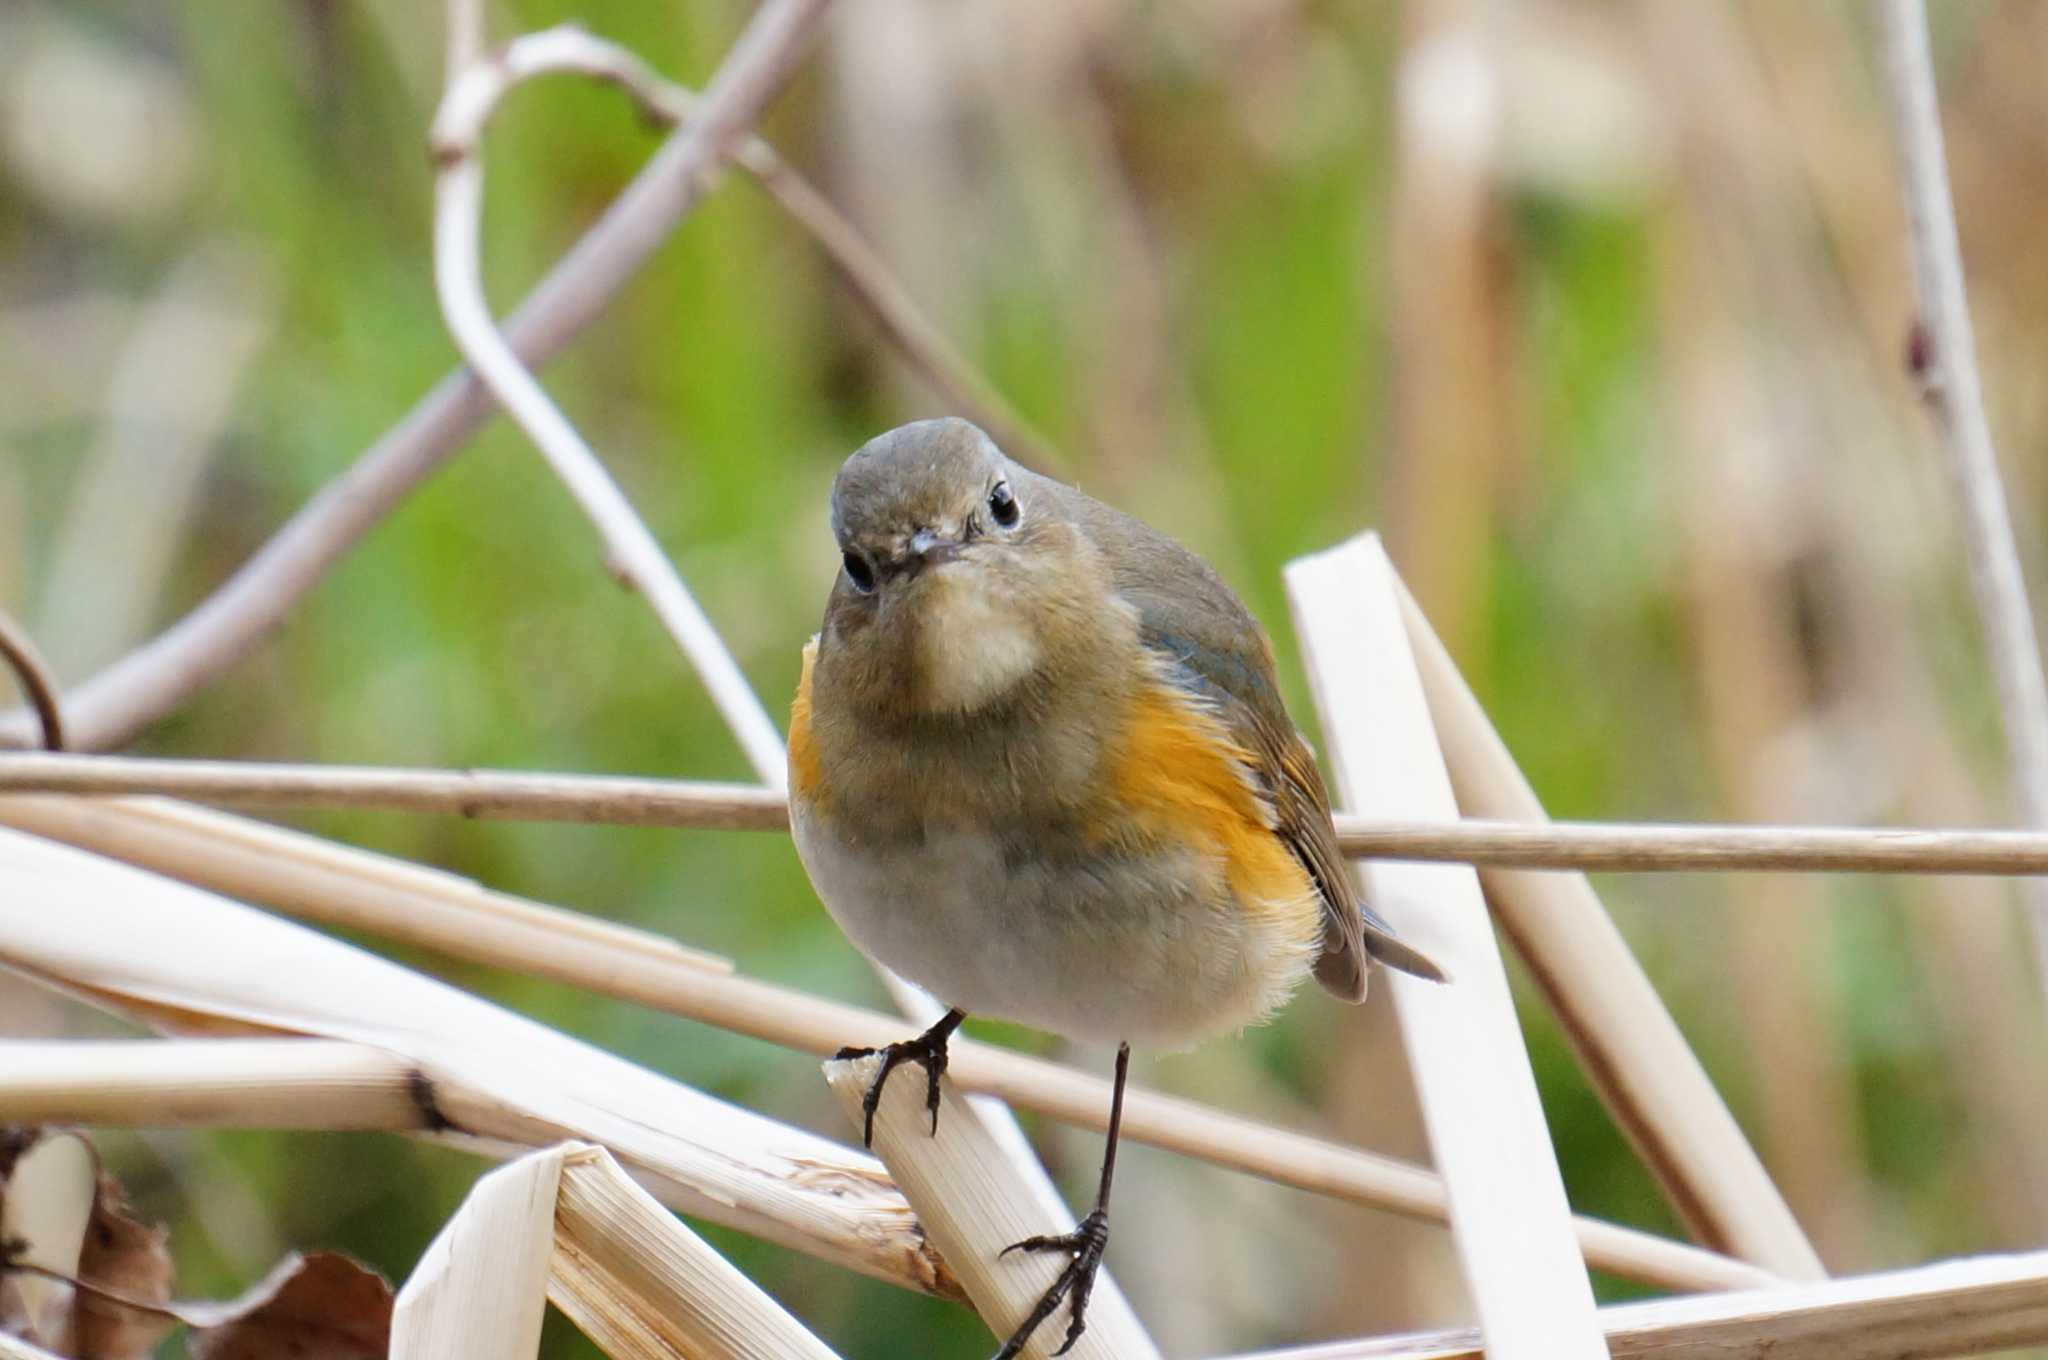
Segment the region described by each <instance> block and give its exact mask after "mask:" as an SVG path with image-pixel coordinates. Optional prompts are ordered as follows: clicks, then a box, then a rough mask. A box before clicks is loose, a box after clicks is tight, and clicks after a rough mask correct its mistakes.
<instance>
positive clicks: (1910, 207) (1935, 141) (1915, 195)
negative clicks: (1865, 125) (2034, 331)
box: [1884, 0, 2048, 978]
mask: <svg viewBox="0 0 2048 1360" xmlns="http://www.w3.org/2000/svg"><path fill="white" fill-rule="evenodd" d="M1884 34H1885V53H1886V58H1887V63H1886V64H1887V66H1888V68H1889V74H1890V79H1891V86H1892V102H1893V109H1894V112H1895V114H1896V116H1897V121H1898V129H1899V153H1900V163H1901V166H1902V168H1903V171H1904V176H1905V193H1906V209H1907V215H1908V218H1909V219H1910V221H1911V223H1912V233H1913V265H1914V273H1915V275H1916V276H1917V277H1918V279H1919V285H1920V311H1921V322H1920V325H1919V326H1918V327H1917V328H1916V329H1915V331H1914V335H1913V341H1914V343H1913V345H1912V351H1913V353H1912V356H1911V358H1912V360H1913V367H1914V369H1915V376H1916V377H1917V378H1919V379H1920V383H1921V390H1922V394H1923V395H1924V396H1925V398H1926V402H1927V407H1928V410H1929V411H1930V412H1931V413H1932V414H1933V416H1934V423H1935V426H1936V427H1937V428H1938V429H1939V430H1940V432H1941V443H1942V447H1943V448H1944V449H1945V450H1946V451H1947V453H1948V460H1947V461H1948V467H1949V471H1950V473H1951V476H1952V479H1953V481H1954V483H1955V486H1956V490H1957V494H1958V496H1959V498H1960V500H1961V502H1962V509H1963V541H1964V543H1965V545H1966V546H1967V548H1968V550H1969V558H1970V583H1971V585H1972V586H1973V587H1974V589H1975V594H1976V597H1977V613H1978V615H1979V617H1980V618H1981V619H1982V621H1983V626H1984V641H1985V645H1986V647H1987V648H1988V649H1989V651H1990V653H1991V670H1992V674H1993V676H1994V678H1995V680H1996V683H1997V687H1998V710H1999V714H2000V716H2001V717H2002V718H2003V719H2004V727H2005V745H2006V756H2007V759H2008V760H2009V761H2010V763H2011V766H2012V780H2013V787H2014V790H2015V792H2016V793H2017V795H2018V797H2017V802H2018V804H2019V813H2020V818H2021V820H2022V821H2024V822H2025V823H2026V824H2027V825H2029V826H2036V827H2040V826H2048V679H2044V678H2043V675H2042V671H2041V644H2040V640H2039V638H2038V637H2037V636H2036V635H2035V630H2034V613H2033V608H2032V606H2031V605H2030V604H2029V603H2028V601H2027V582H2026V576H2025V574H2024V573H2023V572H2022V571H2021V569H2020V555H2019V547H2018V545H2017V543H2016V542H2015V541H2014V539H2013V531H2012V519H2011V517H2010V515H2009V514H2008V513H2007V511H2006V501H2005V486H2004V483H2003V482H2002V481H2001V479H2000V477H1999V472H1998V451H1997V449H1996V448H1995V447H1994V446H1993V444H1992V440H1991V421H1990V418H1989V417H1988V416H1987V415H1986V414H1985V410H1984V381H1983V378H1982V377H1981V376H1980V375H1979V373H1978V369H1977V346H1976V342H1975V340H1974V339H1973V338H1972V336H1971V333H1970V305H1969V300H1968V296H1967V293H1966V291H1965V289H1964V285H1963V254H1962V247H1961V245H1960V244H1959V243H1958V241H1957V239H1956V210H1955V202H1954V200H1953V199H1952V198H1951V197H1950V194H1949V185H1948V162H1947V158H1946V156H1945V155H1944V154H1943V151H1942V144H1941V101H1940V96H1939V93H1938V91H1937V90H1936V88H1935V83H1934V60H1933V58H1932V56H1931V55H1930V54H1929V52H1928V48H1927V13H1926V10H1925V8H1924V7H1923V5H1922V4H1921V0H1889V3H1887V4H1886V5H1885V7H1884ZM2029 886H2030V889H2031V891H2030V893H2029V897H2030V899H2031V903H2032V907H2033V911H2032V913H2031V916H2032V919H2033V927H2034V951H2035V955H2036V959H2035V962H2036V966H2037V968H2038V969H2039V970H2040V973H2041V976H2042V977H2043V978H2048V884H2033V885H2029Z"/></svg>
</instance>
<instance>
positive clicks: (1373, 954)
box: [789, 419, 1444, 1360]
mask: <svg viewBox="0 0 2048 1360" xmlns="http://www.w3.org/2000/svg"><path fill="white" fill-rule="evenodd" d="M832 532H833V534H834V536H835V537H836V538H837V540H838V545H839V551H840V572H839V575H838V579H837V580H836V581H834V583H833V586H832V593H831V597H830V598H829V600H828V601H827V603H826V606H825V621H824V627H823V629H822V631H821V632H820V633H819V634H818V636H816V637H814V638H812V639H811V641H810V644H809V645H808V646H807V647H805V649H804V658H803V676H802V679H801V680H800V681H799V683H798V686H797V693H796V701H795V704H794V706H793V711H792V713H791V715H790V730H789V787H790V822H791V826H792V829H793V830H794V832H795V837H796V846H797V852H798V854H799V855H800V857H801V858H802V860H803V863H804V867H805V869H806V870H807V871H808V872H809V874H810V877H811V882H812V883H813V884H814V885H815V886H816V888H817V891H818V896H819V897H820V898H821V899H822V900H823V902H824V904H825V906H826V909H827V910H829V911H830V912H831V914H832V916H833V919H834V920H836V921H837V922H838V923H839V926H840V928H841V929H843V930H844V931H845V932H846V934H847V935H848V937H850V938H851V939H852V940H853V942H854V943H855V944H856V945H858V946H859V947H860V948H861V949H862V950H864V951H865V952H866V953H868V954H869V955H870V956H872V957H873V958H875V959H877V960H879V961H880V962H882V963H884V964H886V965H887V966H889V967H890V968H892V969H894V970H895V971H896V972H898V973H900V974H902V975H903V976H904V977H907V978H909V979H911V980H912V981H914V982H916V983H918V984H919V985H921V986H922V987H924V988H925V989H926V990H928V991H930V992H931V993H932V994H934V995H935V996H937V997H939V998H940V999H941V1000H942V1001H944V1002H945V1003H946V1004H947V1005H949V1006H950V1007H952V1009H951V1010H949V1011H947V1012H946V1014H945V1016H944V1018H942V1019H941V1020H940V1021H939V1022H938V1023H937V1024H935V1025H933V1026H932V1027H931V1028H930V1029H929V1030H927V1031H926V1032H925V1033H924V1034H922V1035H920V1036H918V1037H917V1038H915V1039H910V1040H906V1041H904V1042H901V1043H894V1044H890V1045H888V1046H887V1047H885V1048H882V1049H880V1050H874V1049H854V1048H849V1049H844V1050H842V1051H841V1052H840V1054H839V1056H840V1057H841V1058H851V1057H864V1056H868V1055H870V1054H872V1053H875V1052H879V1053H880V1054H881V1057H882V1063H881V1066H880V1070H879V1071H878V1072H877V1073H876V1075H875V1077H874V1080H873V1082H872V1083H871V1085H870V1086H869V1088H868V1090H867V1092H866V1100H865V1110H866V1115H867V1126H866V1129H865V1137H866V1140H867V1141H868V1142H869V1143H872V1142H873V1140H874V1117H875V1107H876V1104H877V1102H878V1101H879V1100H880V1098H881V1093H882V1088H883V1086H884V1084H885V1083H886V1082H887V1081H888V1078H889V1074H890V1073H891V1072H893V1071H894V1070H895V1069H896V1068H897V1067H899V1066H901V1065H903V1064H905V1063H916V1064H918V1065H920V1066H922V1067H923V1068H924V1069H925V1073H926V1082H927V1086H926V1103H927V1105H928V1107H929V1108H930V1110H931V1114H932V1128H933V1131H934V1132H936V1131H937V1128H938V1107H939V1078H940V1076H941V1075H942V1074H943V1073H944V1072H945V1070H946V1044H947V1041H948V1040H949V1039H950V1038H951V1037H952V1034H953V1032H954V1031H955V1030H956V1029H958V1028H959V1026H960V1023H961V1021H962V1020H964V1019H965V1018H966V1017H967V1015H968V1014H969V1013H970V1012H971V1013H974V1014H978V1015H987V1016H994V1017H998V1018H1001V1019H1005V1020H1014V1021H1019V1022H1021V1023H1024V1024H1027V1025H1031V1026H1034V1027H1036V1028H1039V1029H1045V1030H1050V1031H1051V1032H1053V1033H1055V1034H1060V1035H1064V1036H1066V1037H1067V1038H1070V1039H1076V1040H1081V1041H1086V1042H1114V1043H1115V1044H1116V1045H1117V1055H1116V1079H1115V1087H1114V1094H1113V1096H1112V1097H1111V1105H1110V1117H1109V1128H1108V1134H1109V1137H1108V1146H1107V1149H1106V1151H1105V1153H1104V1157H1103V1164H1102V1175H1101V1180H1100V1183H1099V1188H1098V1191H1097V1196H1096V1202H1095V1207H1094V1209H1093V1211H1092V1212H1090V1213H1089V1214H1088V1215H1087V1217H1085V1218H1083V1219H1082V1220H1081V1222H1080V1224H1079V1226H1078V1227H1077V1228H1076V1229H1075V1230H1074V1231H1073V1232H1071V1233H1064V1234H1060V1235H1058V1236H1050V1237H1032V1238H1027V1239H1025V1240H1024V1241H1022V1242H1018V1243H1016V1244H1014V1245H1013V1246H1011V1247H1009V1248H1006V1251H1048V1252H1061V1253H1064V1254H1066V1255H1067V1257H1068V1258H1069V1260H1068V1264H1067V1265H1066V1267H1065V1269H1064V1270H1063V1271H1062V1273H1061V1274H1060V1277H1059V1278H1058V1280H1057V1281H1056V1282H1055V1283H1054V1284H1053V1286H1052V1287H1051V1288H1050V1289H1049V1290H1048V1291H1047V1292H1046V1294H1045V1296H1044V1297H1043V1298H1042V1299H1041V1300H1040V1301H1039V1303H1038V1305H1037V1307H1036V1308H1034V1309H1033V1311H1032V1312H1031V1314H1030V1315H1029V1316H1028V1317H1027V1318H1026V1319H1025V1320H1024V1322H1023V1324H1022V1325H1021V1326H1019V1327H1018V1329H1017V1330H1016V1332H1015V1333H1014V1334H1012V1335H1011V1337H1010V1338H1009V1340H1008V1341H1007V1342H1006V1343H1005V1344H1004V1346H1003V1348H1002V1350H1001V1351H1000V1352H999V1353H998V1357H997V1360H1010V1358H1011V1357H1013V1356H1015V1355H1016V1354H1017V1353H1018V1352H1019V1351H1021V1350H1022V1349H1023V1347H1024V1344H1025V1342H1026V1340H1027V1339H1028V1338H1029V1337H1030V1336H1031V1334H1032V1333H1033V1332H1034V1331H1035V1330H1036V1329H1037V1328H1038V1326H1039V1325H1040V1324H1041V1323H1043V1322H1044V1321H1045V1320H1046V1319H1047V1318H1049V1317H1051V1316H1052V1314H1053V1313H1054V1312H1055V1311H1057V1309H1058V1308H1059V1305H1060V1303H1061V1301H1062V1300H1063V1299H1068V1298H1069V1297H1071V1303H1070V1305H1069V1309H1068V1326H1067V1334H1066V1340H1065V1343H1064V1344H1063V1345H1062V1346H1061V1347H1060V1349H1059V1351H1058V1352H1055V1354H1064V1353H1065V1352H1066V1351H1067V1350H1068V1349H1069V1348H1070V1347H1072V1346H1073V1344H1074V1342H1075V1341H1077V1340H1078V1339H1079V1338H1080V1336H1081V1333H1082V1330H1083V1328H1084V1327H1085V1326H1086V1315H1087V1307H1088V1297H1089V1294H1090V1291H1091V1290H1092V1288H1093V1286H1094V1281H1095V1274H1096V1271H1097V1270H1098V1269H1099V1267H1100V1265H1101V1262H1102V1253H1103V1249H1104V1247H1105V1245H1106V1244H1107V1242H1108V1240H1109V1190H1110V1180H1111V1178H1112V1175H1113V1173H1114V1171H1115V1167H1116V1143H1117V1133H1118V1129H1119V1126H1120V1125H1121V1123H1122V1118H1123V1098H1124V1083H1125V1079H1126V1077H1127V1075H1128V1073H1129V1069H1130V1053H1131V1045H1132V1044H1133V1043H1136V1044H1141V1045H1154V1046H1159V1047H1163V1048H1167V1049H1178V1048H1185V1047H1188V1046H1190V1045H1192V1044H1194V1043H1196V1042H1197V1041H1199V1040H1202V1039H1205V1038H1208V1037H1210V1036H1212V1035H1215V1034H1220V1033H1223V1032H1226V1031H1230V1030H1236V1029H1241V1028H1243V1027H1244V1026H1246V1025H1249V1024H1254V1023H1256V1022H1258V1021H1260V1020H1263V1019H1265V1018H1266V1017H1267V1016H1269V1015H1271V1014H1272V1012H1273V1011H1274V1009H1275V1008H1277V1007H1278V1006H1279V1005H1280V1004H1281V1002H1283V1001H1284V1000H1285V999H1286V998H1287V996H1288V995H1289V993H1291V992H1292V991H1293V990H1294V987H1295V985H1296V984H1297V983H1299V982H1300V981H1301V979H1302V977H1303V976H1304V975H1305V974H1307V973H1309V972H1311V971H1313V972H1314V974H1315V975H1316V978H1317V980H1318V981H1320V982H1321V983H1322V984H1323V986H1324V987H1326V988H1328V989H1329V990H1330V991H1331V992H1333V993H1335V994H1336V995H1337V996H1338V997H1339V998H1341V999H1343V1000H1345V1001H1354V1002H1355V1001H1362V1000H1363V999H1364V998H1365V988H1366V969H1367V967H1368V964H1369V961H1370V960H1373V959H1377V960H1379V961H1380V962H1382V963H1385V964H1388V965H1390V966H1392V967H1395V968H1399V969H1401V970H1402V971H1404V972H1408V973H1412V974H1415V975H1417V976H1419V977H1425V978H1430V979H1433V980H1436V981H1442V980H1443V976H1444V975H1443V973H1442V972H1441V970H1439V969H1438V968H1437V966H1436V965H1435V964H1433V963H1431V962H1430V961H1429V960H1428V959H1427V958H1425V957H1424V956H1423V955H1422V954H1420V953H1418V952H1417V951H1416V950H1414V949H1413V948H1411V947H1409V946H1408V945H1406V944H1403V943H1402V942H1401V941H1400V940H1399V939H1397V938H1395V936H1394V933H1393V930H1392V928H1391V927H1389V926H1388V925H1387V923H1386V922H1385V921H1383V920H1381V919H1380V918H1379V917H1378V916H1376V915H1374V914H1373V912H1372V911H1371V910H1370V909H1368V908H1366V907H1365V906H1364V905H1363V904H1361V903H1360V902H1359V900H1358V898H1357V895H1356V892H1355V890H1354V887H1353V883H1352V879H1351V876H1350V874H1349V873H1348V872H1347V871H1346V867H1345V862H1344V859H1343V856H1342V854H1341V853H1340V852H1339V850H1338V848H1337V836H1336V829H1335V827H1334V826H1333V825H1332V824H1331V820H1330V804H1329V797H1328V794H1327V793H1326V792H1325V790H1324V788H1323V782H1322V777H1321V775H1320V774H1319V773H1318V772H1317V769H1316V762H1315V756H1314V754H1313V752H1311V751H1310V750H1309V748H1308V745H1307V743H1306V742H1305V741H1303V739H1302V737H1301V734H1300V733H1299V732H1298V731H1297V730H1296V729H1295V726H1294V724H1293V723H1292V722H1291V721H1290V720H1289V719H1288V716H1287V711H1286V709H1285V707H1283V705H1282V703H1281V699H1280V694H1279V689H1278V685H1277V683H1276V681H1275V678H1274V671H1273V649H1272V644H1271V643H1270V642H1269V641H1267V639H1266V635H1265V633H1264V632H1263V631H1261V629H1260V628H1259V625H1258V623H1257V622H1256V621H1255V620H1254V619H1253V618H1252V616H1251V614H1250V612H1249V611H1247V610H1246V609H1245V607H1244V605H1243V604H1242V603H1241V602H1240V601H1239V600H1238V598H1237V597H1236V596H1235V595H1234V594H1232V593H1231V591H1230V589H1229V587H1227V586H1225V585H1224V584H1223V581H1222V579H1221V578H1220V577H1218V576H1217V575H1216V573H1215V572H1214V571H1213V570H1211V569H1210V568H1209V566H1208V565H1207V564H1206V563H1204V562H1203V561H1202V560H1201V559H1200V558H1198V557H1196V556H1195V555H1194V554H1193V553H1191V552H1189V551H1187V550H1186V549H1185V548H1182V547H1181V546H1180V545H1179V544H1177V543H1175V542H1173V541H1172V540H1171V539H1169V538H1167V537H1166V536H1165V535H1163V534H1160V533H1158V532H1156V531H1155V530H1153V529H1151V528H1148V527H1147V526H1146V525H1144V524H1141V523H1140V522H1138V521H1137V520H1135V519H1133V518H1131V517H1130V516H1128V515H1125V514H1123V513H1121V512H1119V511H1117V510H1113V509H1111V508H1110V507H1108V506H1106V505H1103V504H1101V503H1100V502H1098V501H1096V500H1093V499H1091V498H1090V497H1088V496H1086V495H1084V494H1082V493H1081V492H1079V491H1077V490H1075V489H1074V488H1072V487H1069V486H1066V485H1063V484H1062V483H1059V482H1056V481H1053V480H1051V479H1050V478H1047V477H1041V476H1039V475H1037V474H1035V473H1033V472H1030V471H1028V470H1027V469H1025V468H1022V467H1020V466H1018V465H1017V464H1016V463H1013V462H1011V461H1010V459H1009V458H1007V457H1005V456H1004V454H1003V453H1002V451H1001V450H1000V449H998V448H997V447H996V446H995V444H994V442H993V441H992V440H990V439H989V437H988V436H987V435H986V434H984V433H982V431H981V430H980V429H978V428H977V427H975V426H974V425H972V424H969V423H968V422H966V421H964V420H951V419H947V420H927V421H919V422H917V423H915V424H911V425H905V426H903V427H901V428H900V429H895V430H891V431H889V432H888V433H887V434H884V435H881V436H879V437H877V438H876V439H874V440H871V441H870V442H869V443H867V444H866V445H864V446H863V447H862V448H860V449H859V450H858V451H857V452H855V453H854V454H853V456H852V457H850V458H848V459H847V460H846V463H845V465H844V466H843V467H842V468H841V469H840V471H839V476H838V479H837V480H836V481H835V483H834V484H833V488H832Z"/></svg>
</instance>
